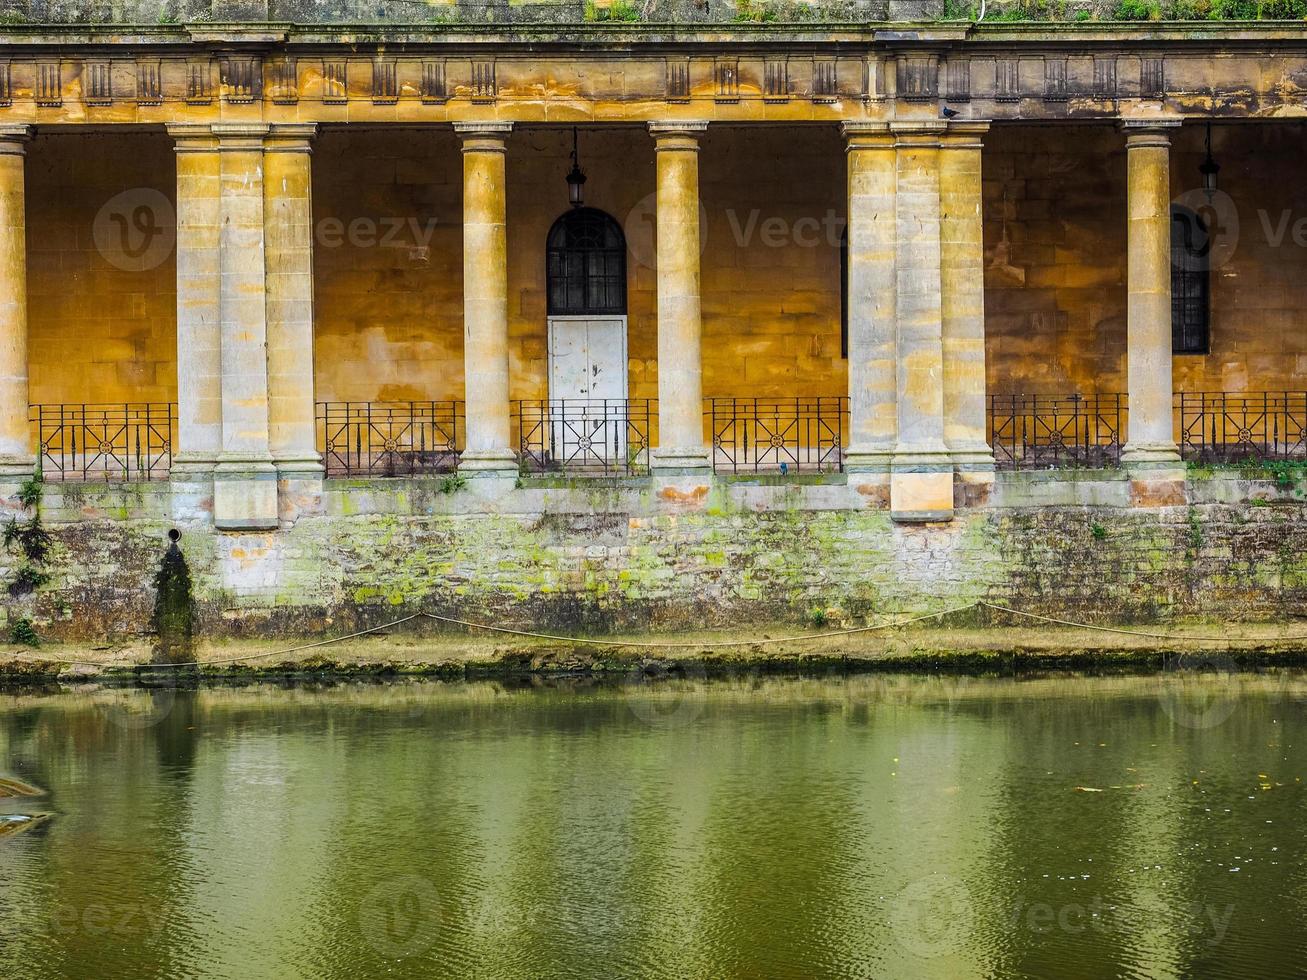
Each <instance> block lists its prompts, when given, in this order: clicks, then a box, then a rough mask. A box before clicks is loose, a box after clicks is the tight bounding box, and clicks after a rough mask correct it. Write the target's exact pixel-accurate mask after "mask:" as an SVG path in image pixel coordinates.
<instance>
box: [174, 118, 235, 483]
mask: <svg viewBox="0 0 1307 980" xmlns="http://www.w3.org/2000/svg"><path fill="white" fill-rule="evenodd" d="M168 132H169V134H171V135H172V137H173V139H174V140H175V141H176V145H177V445H176V446H174V447H173V461H172V476H173V478H174V479H178V478H181V479H185V478H187V477H188V476H196V475H206V476H207V475H210V474H212V471H213V467H214V466H215V465H216V464H217V461H218V455H219V453H220V452H221V451H222V344H221V340H220V333H219V326H218V321H219V307H220V305H221V304H220V301H219V288H220V283H219V269H218V255H219V243H220V240H221V236H222V217H221V209H220V206H219V199H220V196H221V195H220V183H221V180H220V170H221V167H220V163H219V156H218V140H217V138H216V137H215V136H214V135H213V133H212V132H211V131H210V128H209V127H208V126H205V125H196V124H185V125H173V126H169V127H168Z"/></svg>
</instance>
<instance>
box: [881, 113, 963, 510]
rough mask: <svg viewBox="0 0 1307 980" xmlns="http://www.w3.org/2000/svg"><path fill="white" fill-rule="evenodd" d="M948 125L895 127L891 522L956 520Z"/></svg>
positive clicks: (892, 124) (893, 130) (905, 125)
mask: <svg viewBox="0 0 1307 980" xmlns="http://www.w3.org/2000/svg"><path fill="white" fill-rule="evenodd" d="M944 126H945V124H944V123H942V122H935V121H930V122H893V123H890V130H891V131H892V132H893V133H894V134H895V136H896V141H895V146H896V185H895V215H896V220H895V228H896V233H897V240H898V247H897V249H896V259H897V275H896V277H895V288H896V296H895V300H896V303H895V306H896V313H897V319H898V372H897V381H898V439H897V442H896V443H895V447H894V458H893V460H892V463H891V477H890V511H891V516H893V517H895V518H897V519H900V520H909V521H913V520H948V519H949V518H951V517H952V516H953V461H952V460H951V459H950V458H949V455H948V449H947V447H946V446H945V445H944V346H943V309H942V305H941V300H940V293H941V288H942V287H941V278H940V200H939V192H940V174H939V165H940V152H941V151H940V137H941V135H942V133H943V131H944Z"/></svg>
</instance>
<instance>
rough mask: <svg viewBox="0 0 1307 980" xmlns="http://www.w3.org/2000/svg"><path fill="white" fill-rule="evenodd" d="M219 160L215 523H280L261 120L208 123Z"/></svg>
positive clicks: (235, 525) (238, 525) (264, 128)
mask: <svg viewBox="0 0 1307 980" xmlns="http://www.w3.org/2000/svg"><path fill="white" fill-rule="evenodd" d="M212 129H213V134H214V136H216V137H218V155H219V158H220V160H221V171H220V200H219V209H220V217H221V229H222V235H221V241H220V245H219V249H218V273H219V279H220V285H219V332H220V335H221V363H222V451H221V453H220V454H219V456H218V465H217V466H216V467H215V468H214V478H213V514H214V523H215V524H216V525H217V526H218V527H219V528H227V529H233V530H239V529H250V528H270V527H276V526H277V470H276V468H275V467H274V466H273V464H272V454H271V451H270V449H269V442H268V330H267V324H268V321H267V315H268V311H267V302H268V296H267V275H266V265H265V254H264V212H263V176H264V172H263V141H264V137H265V136H266V135H267V133H268V127H267V126H266V125H259V124H245V123H221V124H215V125H214V126H213V127H212Z"/></svg>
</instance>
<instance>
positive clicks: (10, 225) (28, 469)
mask: <svg viewBox="0 0 1307 980" xmlns="http://www.w3.org/2000/svg"><path fill="white" fill-rule="evenodd" d="M29 139H31V127H30V126H15V125H5V126H0V482H3V483H6V484H7V483H10V482H12V481H13V479H18V478H23V477H28V476H31V475H32V470H33V467H34V466H35V465H36V459H35V456H34V455H33V453H32V434H31V426H30V425H29V423H28V418H27V218H26V209H27V201H26V185H25V174H24V169H25V162H26V153H27V142H28V140H29ZM6 478H9V479H6Z"/></svg>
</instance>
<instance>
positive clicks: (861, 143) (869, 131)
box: [840, 119, 894, 150]
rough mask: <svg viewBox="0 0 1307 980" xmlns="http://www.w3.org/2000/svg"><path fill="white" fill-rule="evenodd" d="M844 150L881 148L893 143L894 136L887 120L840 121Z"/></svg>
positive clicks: (890, 145)
mask: <svg viewBox="0 0 1307 980" xmlns="http://www.w3.org/2000/svg"><path fill="white" fill-rule="evenodd" d="M840 132H841V133H842V134H843V136H844V140H845V150H883V149H887V148H889V147H892V146H893V145H894V136H893V134H891V133H890V131H889V123H887V122H871V121H869V120H863V119H859V120H846V121H844V122H842V123H840Z"/></svg>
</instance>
